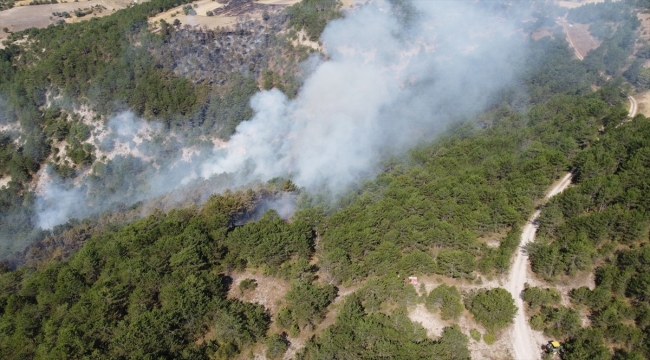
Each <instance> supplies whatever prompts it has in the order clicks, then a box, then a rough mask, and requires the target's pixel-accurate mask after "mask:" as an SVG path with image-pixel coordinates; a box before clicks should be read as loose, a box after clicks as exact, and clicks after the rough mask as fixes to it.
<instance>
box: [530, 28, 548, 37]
mask: <svg viewBox="0 0 650 360" xmlns="http://www.w3.org/2000/svg"><path fill="white" fill-rule="evenodd" d="M531 36H532V38H533V40H539V39H541V38H545V37H547V36H549V37H551V38H553V33H552V32H551V31H550V29H549V28H547V27H541V28H539V29H538V30H537V31H535V32H534V33H532V35H531Z"/></svg>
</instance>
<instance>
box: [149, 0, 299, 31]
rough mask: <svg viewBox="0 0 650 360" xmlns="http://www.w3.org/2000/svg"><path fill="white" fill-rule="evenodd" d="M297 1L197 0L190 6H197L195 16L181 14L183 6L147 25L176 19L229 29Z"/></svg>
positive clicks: (171, 10) (154, 19)
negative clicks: (210, 14)
mask: <svg viewBox="0 0 650 360" xmlns="http://www.w3.org/2000/svg"><path fill="white" fill-rule="evenodd" d="M299 1H300V0H260V1H244V0H230V1H227V0H226V1H224V0H222V1H220V2H216V1H213V0H199V1H196V2H193V3H192V6H195V5H197V7H195V8H194V11H196V15H185V14H183V6H178V7H175V8H173V9H170V10H168V11H165V12H164V13H160V14H158V15H156V16H154V17H152V18H150V19H149V23H150V24H154V23H156V22H158V21H160V20H164V21H166V22H167V23H173V22H174V21H175V20H177V19H178V20H179V21H180V22H181V24H183V25H190V26H201V27H205V28H208V29H216V28H219V27H230V26H232V25H235V24H236V23H237V22H238V18H239V17H241V16H248V17H250V18H253V19H261V18H262V14H263V13H264V10H267V9H269V10H270V9H273V8H277V7H285V6H288V5H293V4H295V3H297V2H299ZM208 11H212V12H213V13H214V15H213V16H207V12H208Z"/></svg>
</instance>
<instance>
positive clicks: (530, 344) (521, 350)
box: [504, 173, 572, 360]
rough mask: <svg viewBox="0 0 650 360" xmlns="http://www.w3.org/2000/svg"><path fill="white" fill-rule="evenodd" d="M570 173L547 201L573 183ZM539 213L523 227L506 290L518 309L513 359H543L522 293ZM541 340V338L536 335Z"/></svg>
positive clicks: (512, 331)
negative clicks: (528, 245)
mask: <svg viewBox="0 0 650 360" xmlns="http://www.w3.org/2000/svg"><path fill="white" fill-rule="evenodd" d="M571 176H572V174H571V173H568V174H566V175H565V176H564V177H563V178H562V179H561V180H560V181H558V182H556V183H555V184H554V185H553V186H552V187H551V189H550V190H549V191H548V193H547V194H546V197H545V200H548V199H550V198H551V197H553V196H555V195H557V194H559V193H561V192H562V191H563V190H564V189H566V188H567V186H569V184H571ZM539 214H540V211H539V210H537V211H535V213H533V215H532V216H531V217H530V219H529V220H528V222H527V223H526V225H525V226H524V228H523V231H522V234H521V243H520V249H519V251H518V252H517V254H516V255H515V260H514V262H513V264H512V267H511V268H510V274H509V275H508V282H507V283H506V284H505V286H504V287H505V288H506V289H507V290H508V291H509V292H510V293H511V294H512V297H513V298H514V299H515V305H517V307H518V308H519V309H518V311H517V315H516V316H515V322H514V326H513V327H512V329H511V331H510V338H511V339H512V341H511V343H512V346H513V349H514V354H513V356H514V358H515V359H517V360H532V359H539V358H540V349H541V346H542V345H543V343H540V341H539V340H537V339H535V337H536V336H535V333H534V332H533V330H532V329H531V328H530V325H529V324H528V321H527V320H526V315H525V313H524V301H523V299H522V297H521V293H522V291H523V290H524V284H525V283H526V282H527V281H528V271H529V270H528V267H529V266H528V256H527V254H526V252H525V250H524V246H526V244H528V243H529V242H532V241H534V240H535V233H536V231H537V226H538V225H537V218H538V217H539ZM537 337H538V338H539V336H537Z"/></svg>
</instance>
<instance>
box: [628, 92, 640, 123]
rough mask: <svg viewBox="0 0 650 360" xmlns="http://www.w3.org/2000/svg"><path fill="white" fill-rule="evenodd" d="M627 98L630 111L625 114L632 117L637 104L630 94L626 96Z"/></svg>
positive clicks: (636, 109)
mask: <svg viewBox="0 0 650 360" xmlns="http://www.w3.org/2000/svg"><path fill="white" fill-rule="evenodd" d="M627 98H628V100H630V111H629V112H628V113H627V116H628V117H631V118H633V117H635V116H636V112H637V111H638V106H637V104H636V100H635V99H634V98H633V97H632V96H628V97H627Z"/></svg>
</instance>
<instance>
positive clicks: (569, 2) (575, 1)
mask: <svg viewBox="0 0 650 360" xmlns="http://www.w3.org/2000/svg"><path fill="white" fill-rule="evenodd" d="M614 1H617V0H614ZM601 2H605V0H565V1H556V3H557V4H558V5H559V6H561V7H565V8H569V9H572V8H577V7H580V6H582V5H584V4H589V3H601Z"/></svg>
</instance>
